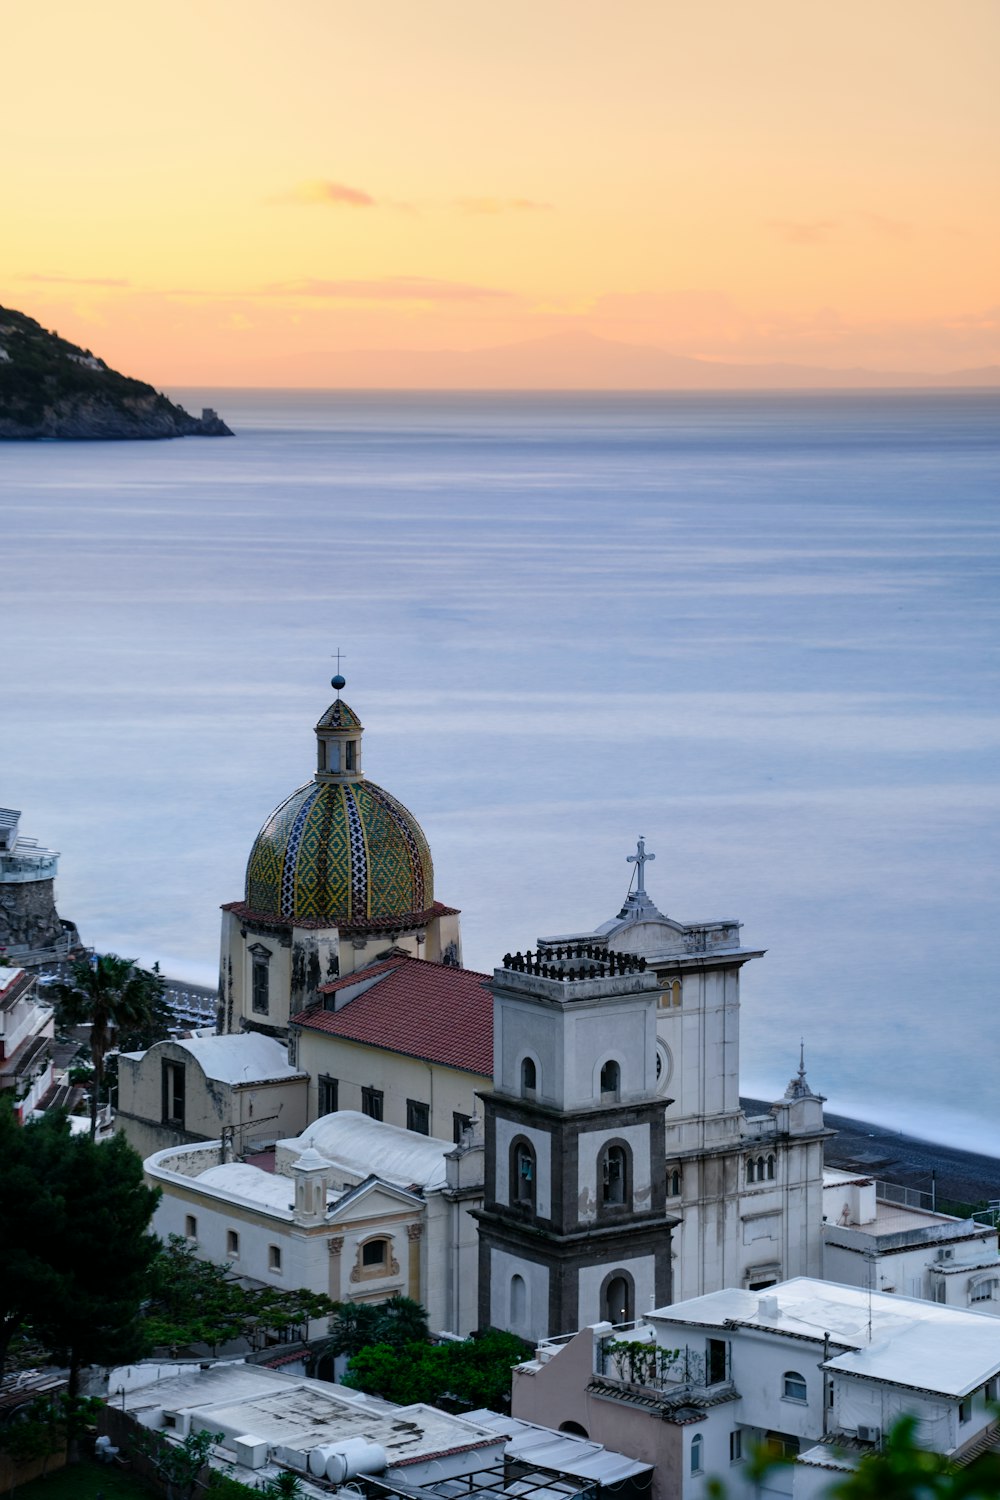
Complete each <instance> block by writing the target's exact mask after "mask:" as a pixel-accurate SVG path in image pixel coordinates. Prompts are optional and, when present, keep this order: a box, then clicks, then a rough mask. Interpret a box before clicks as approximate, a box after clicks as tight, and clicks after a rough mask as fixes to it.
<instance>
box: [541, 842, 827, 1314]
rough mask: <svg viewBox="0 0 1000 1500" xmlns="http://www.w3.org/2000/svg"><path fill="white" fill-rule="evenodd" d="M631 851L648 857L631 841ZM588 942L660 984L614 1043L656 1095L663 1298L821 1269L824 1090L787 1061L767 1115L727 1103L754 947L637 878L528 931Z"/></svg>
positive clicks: (731, 927)
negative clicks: (576, 926) (562, 920)
mask: <svg viewBox="0 0 1000 1500" xmlns="http://www.w3.org/2000/svg"><path fill="white" fill-rule="evenodd" d="M640 843H641V841H640ZM639 855H640V857H641V860H642V861H643V862H644V861H646V860H648V859H649V858H650V857H651V856H649V855H646V854H645V850H644V847H642V846H641V847H640V850H639ZM632 858H633V860H635V856H633V857H632ZM595 940H598V941H600V942H603V943H607V944H608V945H610V946H611V947H613V948H614V949H615V950H616V951H620V952H623V953H626V954H633V955H636V956H638V957H641V958H644V959H645V960H646V964H647V966H648V968H649V970H651V971H652V972H653V973H654V974H655V975H656V978H657V982H658V986H659V993H658V1004H657V1007H656V1016H655V1028H654V1031H653V1034H652V1035H650V1036H646V1035H643V1036H642V1037H641V1039H640V1038H639V1037H638V1036H637V1037H635V1038H632V1036H631V1034H629V1033H626V1032H625V1031H623V1032H622V1034H621V1041H620V1043H619V1045H622V1044H624V1043H625V1042H626V1041H627V1042H628V1043H629V1054H630V1056H634V1063H633V1066H635V1067H638V1068H640V1069H642V1070H643V1071H644V1074H645V1077H646V1079H647V1080H648V1077H649V1068H650V1065H652V1068H653V1070H654V1073H653V1077H654V1087H655V1090H656V1092H657V1093H658V1094H659V1095H660V1097H662V1099H663V1100H664V1104H665V1127H666V1128H665V1137H664V1160H663V1163H662V1170H663V1172H664V1173H665V1176H666V1182H667V1210H668V1212H669V1213H670V1214H672V1215H676V1217H677V1218H678V1220H679V1223H678V1224H677V1225H676V1226H675V1228H674V1230H673V1285H674V1298H675V1300H677V1301H680V1300H684V1299H687V1298H690V1297H694V1296H699V1295H701V1294H702V1293H704V1292H708V1291H713V1290H716V1289H718V1288H721V1287H725V1286H742V1287H748V1288H752V1289H755V1290H760V1289H763V1288H765V1287H767V1286H769V1285H771V1284H772V1283H773V1282H776V1281H779V1280H782V1279H784V1278H787V1277H790V1276H802V1275H808V1276H820V1275H822V1274H823V1241H822V1230H821V1225H822V1217H823V1212H824V1209H823V1177H822V1173H823V1142H824V1140H825V1138H826V1136H827V1135H828V1134H829V1132H828V1131H827V1130H826V1129H825V1127H824V1125H823V1100H822V1098H821V1097H820V1096H818V1095H816V1094H813V1092H812V1091H811V1089H810V1088H809V1086H808V1084H807V1083H806V1081H805V1073H804V1069H803V1068H802V1067H801V1065H800V1069H799V1073H798V1075H797V1076H796V1077H795V1078H793V1079H792V1081H791V1083H790V1084H789V1087H788V1090H787V1092H786V1094H785V1097H784V1098H783V1099H781V1100H779V1101H778V1102H777V1103H776V1104H775V1105H774V1106H773V1107H772V1109H771V1110H770V1112H769V1113H768V1114H766V1115H762V1116H757V1117H750V1118H748V1117H747V1116H746V1115H745V1114H744V1112H743V1110H742V1109H741V1107H740V1086H739V1027H740V1015H739V1011H740V988H739V982H740V970H741V968H742V967H743V965H744V964H745V963H747V962H750V961H751V960H753V959H756V958H760V957H762V950H760V949H753V948H743V947H742V946H741V944H740V924H739V923H738V922H736V921H734V920H724V921H713V922H698V923H687V924H685V923H681V922H678V921H675V920H674V919H672V918H670V917H667V916H664V915H663V913H662V912H660V911H658V910H657V908H656V907H655V906H654V905H653V903H652V901H651V900H650V898H649V897H648V895H647V894H646V892H645V889H644V881H643V880H642V877H641V876H640V881H639V888H638V891H637V892H636V893H635V894H633V895H630V896H629V898H628V899H627V900H626V902H625V905H624V906H623V908H622V910H621V911H620V912H619V914H618V916H617V917H616V918H614V919H613V920H612V921H610V922H606V923H604V925H603V926H601V927H599V928H597V929H596V931H595V932H593V933H589V934H579V935H574V936H572V937H569V938H565V937H564V938H545V939H543V940H540V942H542V943H544V946H545V948H546V950H548V949H551V948H552V947H553V946H554V945H559V944H560V943H563V944H565V943H569V942H572V943H579V942H581V941H582V942H593V941H595ZM616 1019H617V1018H616ZM660 1169H661V1168H660V1165H659V1164H658V1165H657V1170H660ZM581 1321H587V1319H582V1320H581Z"/></svg>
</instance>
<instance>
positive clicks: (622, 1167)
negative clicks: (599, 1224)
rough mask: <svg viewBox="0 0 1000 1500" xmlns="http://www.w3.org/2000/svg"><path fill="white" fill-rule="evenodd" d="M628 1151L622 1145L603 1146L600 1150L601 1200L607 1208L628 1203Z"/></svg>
mask: <svg viewBox="0 0 1000 1500" xmlns="http://www.w3.org/2000/svg"><path fill="white" fill-rule="evenodd" d="M628 1166H629V1163H628V1153H627V1151H626V1149H625V1147H624V1146H605V1148H604V1150H603V1151H602V1152H601V1161H600V1169H601V1171H600V1176H601V1184H600V1186H601V1202H602V1203H603V1204H604V1205H605V1206H606V1207H609V1208H613V1207H620V1206H623V1205H625V1204H627V1203H628V1198H629V1181H628V1178H629V1171H628Z"/></svg>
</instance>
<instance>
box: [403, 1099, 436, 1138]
mask: <svg viewBox="0 0 1000 1500" xmlns="http://www.w3.org/2000/svg"><path fill="white" fill-rule="evenodd" d="M406 1128H407V1130H415V1131H416V1132H417V1134H418V1135H430V1133H431V1107H430V1105H429V1104H421V1102H420V1100H419V1099H407V1101H406Z"/></svg>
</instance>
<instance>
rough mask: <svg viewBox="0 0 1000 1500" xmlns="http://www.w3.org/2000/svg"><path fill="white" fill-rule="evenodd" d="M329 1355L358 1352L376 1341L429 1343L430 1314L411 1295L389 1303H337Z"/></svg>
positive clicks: (399, 1344)
mask: <svg viewBox="0 0 1000 1500" xmlns="http://www.w3.org/2000/svg"><path fill="white" fill-rule="evenodd" d="M333 1312H334V1318H333V1322H332V1324H331V1325H330V1341H329V1344H328V1345H327V1347H326V1350H325V1352H326V1353H328V1354H358V1353H360V1352H361V1350H362V1349H369V1348H371V1347H373V1346H374V1345H376V1344H387V1345H388V1346H389V1347H390V1348H392V1349H403V1348H405V1347H406V1346H407V1345H409V1344H419V1343H426V1342H427V1314H426V1312H425V1311H424V1309H423V1308H422V1307H421V1305H420V1303H419V1302H414V1301H413V1299H412V1298H411V1297H389V1298H387V1299H386V1301H385V1302H378V1303H370V1302H335V1303H334V1305H333Z"/></svg>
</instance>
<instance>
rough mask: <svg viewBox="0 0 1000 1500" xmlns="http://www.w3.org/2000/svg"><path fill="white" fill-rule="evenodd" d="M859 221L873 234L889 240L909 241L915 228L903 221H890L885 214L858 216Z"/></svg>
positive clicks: (863, 214) (862, 214)
mask: <svg viewBox="0 0 1000 1500" xmlns="http://www.w3.org/2000/svg"><path fill="white" fill-rule="evenodd" d="M858 219H859V221H860V222H861V223H862V224H863V225H864V226H865V228H866V229H870V230H871V231H872V233H873V234H880V235H882V236H883V238H885V239H889V240H908V239H909V238H910V236H911V235H912V233H913V226H912V225H911V224H906V223H904V222H903V220H902V219H890V218H887V217H886V215H885V214H869V213H861V214H858Z"/></svg>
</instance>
